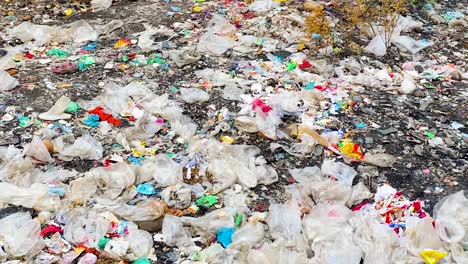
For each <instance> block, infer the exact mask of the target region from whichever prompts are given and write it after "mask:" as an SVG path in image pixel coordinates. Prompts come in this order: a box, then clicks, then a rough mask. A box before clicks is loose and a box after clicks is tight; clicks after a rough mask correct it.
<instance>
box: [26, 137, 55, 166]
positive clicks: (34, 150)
mask: <svg viewBox="0 0 468 264" xmlns="http://www.w3.org/2000/svg"><path fill="white" fill-rule="evenodd" d="M23 153H24V155H26V156H30V157H33V158H34V159H36V160H39V161H42V162H53V161H54V159H53V158H52V157H51V156H50V153H49V151H48V150H47V147H46V146H45V145H44V143H43V142H42V140H41V139H40V138H39V137H38V136H34V137H33V139H32V141H31V143H29V144H27V145H26V146H25V147H24V151H23Z"/></svg>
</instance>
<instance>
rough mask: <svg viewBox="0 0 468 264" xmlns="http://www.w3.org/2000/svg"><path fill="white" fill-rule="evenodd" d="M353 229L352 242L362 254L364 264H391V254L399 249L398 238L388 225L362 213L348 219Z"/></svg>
mask: <svg viewBox="0 0 468 264" xmlns="http://www.w3.org/2000/svg"><path fill="white" fill-rule="evenodd" d="M350 224H351V225H352V226H353V227H354V228H355V231H354V235H353V240H354V242H355V243H356V245H358V246H359V247H360V248H361V250H362V251H363V253H364V264H372V263H382V264H391V263H392V262H391V257H390V256H391V254H392V252H393V250H394V249H396V248H397V247H399V245H400V242H399V240H398V236H397V234H396V233H395V231H394V230H393V229H391V228H390V227H388V225H384V224H381V223H380V222H379V221H377V220H376V218H375V217H374V216H373V215H371V214H366V213H364V212H362V211H358V212H356V213H355V217H353V218H351V219H350Z"/></svg>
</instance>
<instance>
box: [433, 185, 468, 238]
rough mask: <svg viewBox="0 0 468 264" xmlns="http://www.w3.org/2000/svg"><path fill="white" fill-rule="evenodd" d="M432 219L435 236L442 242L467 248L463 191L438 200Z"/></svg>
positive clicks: (466, 204) (467, 206)
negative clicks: (434, 221) (433, 220)
mask: <svg viewBox="0 0 468 264" xmlns="http://www.w3.org/2000/svg"><path fill="white" fill-rule="evenodd" d="M434 219H435V220H436V223H435V227H436V231H437V234H438V235H439V236H440V238H441V239H442V240H443V241H445V242H448V243H460V244H461V245H462V246H463V247H467V246H468V199H467V198H466V197H465V194H464V191H459V192H456V193H454V194H451V195H449V196H447V197H445V198H443V199H442V200H440V201H439V202H438V203H437V204H436V205H435V206H434Z"/></svg>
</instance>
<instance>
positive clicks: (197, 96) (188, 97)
mask: <svg viewBox="0 0 468 264" xmlns="http://www.w3.org/2000/svg"><path fill="white" fill-rule="evenodd" d="M180 95H181V97H180V98H181V99H182V100H184V101H185V102H186V103H189V104H193V103H197V102H206V101H208V100H210V95H209V94H208V93H207V92H205V91H203V90H202V89H198V88H183V89H180Z"/></svg>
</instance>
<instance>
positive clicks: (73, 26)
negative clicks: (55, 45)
mask: <svg viewBox="0 0 468 264" xmlns="http://www.w3.org/2000/svg"><path fill="white" fill-rule="evenodd" d="M63 32H64V33H65V34H64V36H68V37H69V38H71V39H72V40H73V41H74V42H75V43H84V42H88V41H96V40H97V39H98V37H99V35H98V33H97V32H96V31H95V30H94V28H93V27H91V25H89V23H88V22H87V21H86V20H78V21H75V22H73V23H70V24H68V25H66V26H65V29H64V30H63ZM59 36H60V35H59ZM62 41H63V42H68V39H64V40H62Z"/></svg>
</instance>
